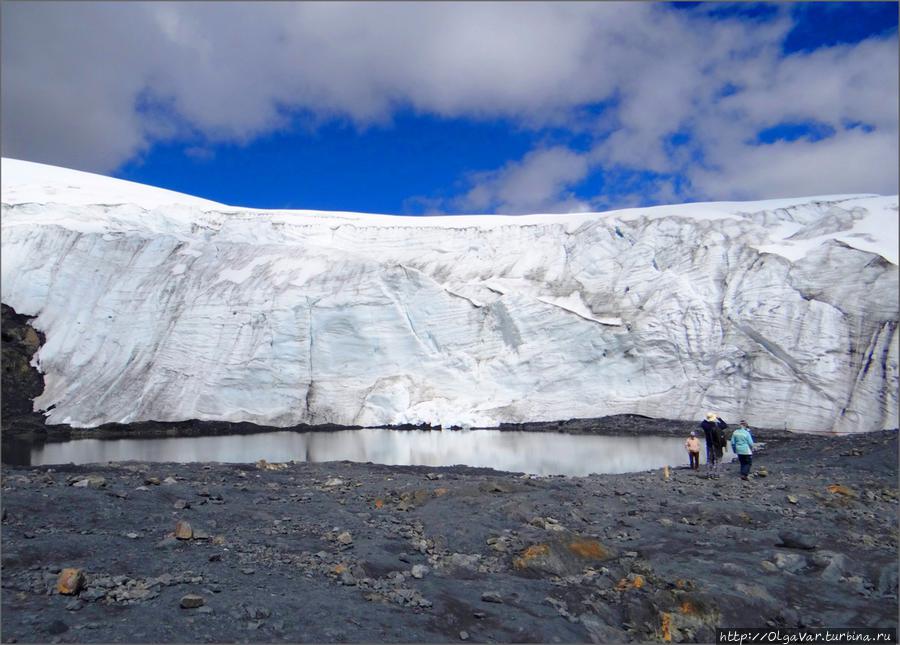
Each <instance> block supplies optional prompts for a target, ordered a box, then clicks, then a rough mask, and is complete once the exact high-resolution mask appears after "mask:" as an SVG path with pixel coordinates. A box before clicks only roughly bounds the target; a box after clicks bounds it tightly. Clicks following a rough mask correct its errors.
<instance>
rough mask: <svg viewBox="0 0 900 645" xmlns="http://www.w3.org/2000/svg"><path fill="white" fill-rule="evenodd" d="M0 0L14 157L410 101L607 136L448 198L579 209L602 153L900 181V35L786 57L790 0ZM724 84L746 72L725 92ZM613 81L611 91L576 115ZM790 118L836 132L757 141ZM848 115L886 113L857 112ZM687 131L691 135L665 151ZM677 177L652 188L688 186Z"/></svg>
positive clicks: (809, 183)
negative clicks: (755, 2)
mask: <svg viewBox="0 0 900 645" xmlns="http://www.w3.org/2000/svg"><path fill="white" fill-rule="evenodd" d="M0 11H2V18H3V21H2V48H3V50H2V53H3V57H2V76H0V79H2V114H3V120H2V147H3V154H4V155H7V156H13V157H20V158H26V159H31V160H35V161H43V162H48V163H55V164H59V165H65V166H70V167H75V168H81V169H85V170H95V171H102V172H109V171H112V170H114V169H116V168H117V167H118V166H120V165H121V164H122V163H124V162H125V161H128V160H130V159H133V158H134V157H135V156H136V155H140V154H141V153H142V152H143V151H145V150H147V149H148V147H149V146H151V145H152V144H153V143H154V142H155V141H158V140H161V139H165V138H166V137H172V136H183V135H185V134H186V133H187V134H192V135H193V136H194V139H197V140H196V141H194V143H195V144H197V148H196V149H197V150H200V149H206V147H207V145H208V144H209V143H215V142H218V141H236V142H248V141H252V140H253V139H254V138H255V137H257V136H260V135H262V134H266V133H270V132H273V131H276V130H278V129H281V128H286V127H289V126H296V125H297V123H296V117H297V116H298V115H303V119H301V121H302V123H306V124H313V125H315V124H316V123H320V122H321V121H323V120H327V119H330V118H346V119H350V120H352V121H354V122H355V123H356V124H358V125H359V126H362V127H364V126H366V125H369V124H373V123H388V122H389V121H390V119H391V117H392V114H393V113H394V112H395V111H396V110H397V109H398V108H412V109H413V110H416V111H418V112H420V113H428V114H435V115H439V116H444V117H466V118H493V117H506V118H510V119H512V120H513V121H514V122H515V123H518V124H520V125H521V126H523V127H529V128H536V129H537V128H541V127H543V126H547V125H554V126H557V127H570V128H581V129H585V128H587V129H588V131H589V132H592V133H593V136H595V140H594V144H593V146H592V148H591V149H590V150H589V151H588V152H587V153H583V152H576V151H573V150H566V149H565V148H563V147H560V146H558V145H556V146H548V145H546V144H543V143H542V144H538V145H537V146H536V148H535V150H533V151H532V152H531V153H529V154H527V155H526V156H524V157H523V158H522V159H520V160H513V161H510V162H508V163H506V164H505V165H504V166H502V167H501V168H498V169H497V170H495V171H493V172H490V173H481V174H478V175H473V176H472V177H471V179H472V182H473V183H472V184H471V186H470V187H469V188H467V189H466V190H465V191H464V194H463V195H462V196H461V197H460V199H459V200H458V201H457V203H456V204H457V206H462V207H463V208H466V209H473V210H486V209H491V208H494V209H500V210H510V211H513V212H521V211H523V210H532V209H537V210H540V209H552V210H560V209H581V208H584V207H586V204H585V203H584V202H583V201H581V200H578V199H577V198H575V197H573V194H572V188H573V187H574V186H575V185H576V184H577V182H578V181H580V180H581V179H583V178H584V177H585V176H587V174H588V173H590V172H592V171H593V170H597V169H600V168H602V169H605V170H608V171H613V173H614V171H616V170H617V169H632V170H637V171H642V170H649V171H653V172H655V173H661V174H663V175H672V174H681V175H683V176H686V177H688V178H689V179H691V181H692V182H693V187H694V192H695V194H694V195H692V196H694V197H701V198H714V199H727V198H733V197H735V196H737V195H739V194H750V193H753V194H754V195H755V194H756V193H757V192H759V191H761V194H760V195H759V196H770V194H769V191H768V190H767V185H766V182H771V184H770V186H771V188H770V190H776V189H777V190H778V191H781V190H787V191H789V192H791V193H797V192H814V193H815V192H834V190H832V189H831V188H830V187H831V186H836V185H842V186H846V187H847V188H846V190H848V191H851V192H896V191H897V178H896V174H897V173H896V167H897V164H896V159H897V112H898V106H897V96H898V88H897V78H898V71H897V39H896V37H893V38H891V39H886V40H885V39H872V40H870V41H866V42H864V43H861V44H858V45H854V46H846V45H845V46H839V47H831V48H825V49H820V50H817V51H814V52H812V53H808V54H798V55H793V56H790V57H787V58H785V57H783V56H782V55H781V54H780V45H781V42H782V40H783V38H784V36H785V34H786V33H787V32H788V30H789V29H790V28H791V21H790V18H789V15H788V11H787V10H779V11H778V16H777V17H776V18H775V19H774V20H771V21H768V22H763V23H758V22H753V23H751V22H740V21H737V20H731V21H723V20H713V19H712V18H709V17H708V16H704V15H703V14H702V12H699V13H698V12H683V11H674V10H671V9H669V8H668V7H666V6H664V5H659V4H654V3H609V2H604V3H581V2H574V3H565V2H558V3H537V2H524V3H508V2H500V3H492V2H479V3H469V2H465V3H445V2H441V3H406V2H397V3H375V2H361V3H339V2H327V3H324V2H323V3H318V2H309V3H280V2H272V3H265V2H254V3H242V2H228V3H174V2H173V3H107V2H97V3H91V2H85V3H82V2H79V3H55V2H54V3H49V2H48V3H45V2H17V1H15V0H13V1H8V2H4V3H3V4H2V8H0ZM726 83H731V84H733V85H734V86H736V87H737V88H738V90H739V91H738V92H736V93H735V94H733V95H732V96H730V97H727V98H725V99H720V98H719V97H718V92H719V91H720V90H721V89H722V88H723V87H724V86H725V84H726ZM604 101H606V102H610V103H611V105H613V106H614V107H612V108H610V109H609V110H607V111H606V112H605V113H603V114H602V115H600V116H599V117H586V116H585V114H584V113H583V108H584V107H585V106H586V105H590V104H596V103H599V102H604ZM142 102H143V104H144V105H151V106H154V105H155V106H162V109H159V110H157V109H150V110H140V109H139V106H140V105H141V104H142ZM790 119H794V120H804V119H812V120H816V121H820V122H823V123H828V124H831V125H832V126H833V127H834V128H835V130H836V131H837V133H838V134H837V135H836V136H835V137H834V139H833V140H826V141H822V142H817V143H815V144H812V143H810V142H807V141H799V142H794V143H784V142H782V143H778V144H776V145H772V146H765V147H762V148H760V147H757V146H752V145H748V143H747V140H748V139H752V137H753V136H755V133H756V132H757V131H758V130H759V129H760V128H763V127H768V126H771V125H776V124H778V123H780V122H783V121H785V120H790ZM845 121H861V122H864V123H867V124H869V125H871V126H873V127H874V128H875V131H874V132H872V133H868V134H866V133H864V132H861V131H849V132H844V131H843V123H844V122H845ZM676 132H684V133H688V134H689V135H690V137H691V139H692V142H693V143H692V146H693V147H691V148H689V149H688V148H682V149H679V150H678V151H676V152H674V153H673V151H672V149H671V146H669V145H668V143H667V142H668V140H669V138H670V137H671V135H672V134H674V133H676ZM863 135H865V136H863ZM813 151H815V152H813ZM697 155H699V157H700V158H702V159H703V160H704V162H705V165H703V166H698V165H697ZM841 159H853V160H854V162H855V164H856V169H854V170H853V171H848V170H847V169H846V168H842V167H841ZM758 164H762V165H763V166H765V167H762V168H760V167H757V165H758ZM809 165H811V166H812V168H813V169H812V170H808V171H801V168H802V167H803V166H809ZM817 166H818V168H816V167H817ZM772 168H780V169H781V172H779V173H775V172H770V169H772ZM816 170H817V171H816ZM891 172H893V176H891ZM450 180H452V178H448V182H449V181H450ZM667 181H669V180H667V179H658V180H657V182H656V183H657V188H655V189H653V190H656V191H657V194H658V195H666V194H668V195H678V196H682V195H684V193H682V192H681V191H680V190H679V191H674V189H673V188H672V187H671V184H666V182H667ZM791 181H794V182H796V184H793V185H792V184H791ZM666 185H669V188H668V189H666V188H665V186H666ZM792 186H793V188H792ZM801 187H802V190H801ZM666 190H668V191H669V192H668V193H666V192H665V191H666ZM842 190H843V189H842ZM594 203H595V204H597V203H605V202H604V197H603V196H598V198H597V200H595V201H594ZM613 205H614V204H613Z"/></svg>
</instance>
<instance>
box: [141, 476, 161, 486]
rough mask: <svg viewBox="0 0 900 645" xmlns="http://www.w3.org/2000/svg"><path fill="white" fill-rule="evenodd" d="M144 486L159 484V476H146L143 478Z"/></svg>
mask: <svg viewBox="0 0 900 645" xmlns="http://www.w3.org/2000/svg"><path fill="white" fill-rule="evenodd" d="M144 485H145V486H159V477H147V479H145V480H144Z"/></svg>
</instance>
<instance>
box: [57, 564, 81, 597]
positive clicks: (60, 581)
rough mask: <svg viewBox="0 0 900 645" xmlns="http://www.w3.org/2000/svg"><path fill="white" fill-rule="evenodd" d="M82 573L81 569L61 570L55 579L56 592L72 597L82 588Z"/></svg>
mask: <svg viewBox="0 0 900 645" xmlns="http://www.w3.org/2000/svg"><path fill="white" fill-rule="evenodd" d="M84 582H85V578H84V572H83V571H82V570H81V569H63V570H62V571H60V573H59V577H58V578H57V579H56V590H57V591H58V592H59V593H61V594H64V595H67V596H73V595H75V594H77V593H78V592H79V591H81V589H82V587H84Z"/></svg>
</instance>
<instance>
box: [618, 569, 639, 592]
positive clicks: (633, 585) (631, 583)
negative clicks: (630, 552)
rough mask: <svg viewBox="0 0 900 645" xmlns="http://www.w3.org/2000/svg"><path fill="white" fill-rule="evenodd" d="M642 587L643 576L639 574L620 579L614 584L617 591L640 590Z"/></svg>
mask: <svg viewBox="0 0 900 645" xmlns="http://www.w3.org/2000/svg"><path fill="white" fill-rule="evenodd" d="M643 586H644V576H642V575H640V574H639V573H632V574H629V575H628V577H627V578H622V579H621V580H619V582H618V584H616V589H617V590H619V591H627V590H628V589H641V588H642V587H643Z"/></svg>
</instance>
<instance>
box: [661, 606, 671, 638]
mask: <svg viewBox="0 0 900 645" xmlns="http://www.w3.org/2000/svg"><path fill="white" fill-rule="evenodd" d="M661 617H662V627H661V628H660V632H661V636H662V639H663V640H664V641H666V642H667V643H670V642H672V614H670V613H669V612H667V611H664V612H662V614H661Z"/></svg>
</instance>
